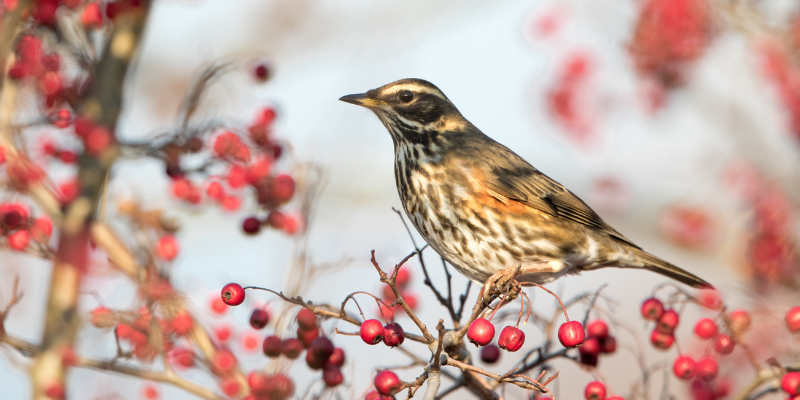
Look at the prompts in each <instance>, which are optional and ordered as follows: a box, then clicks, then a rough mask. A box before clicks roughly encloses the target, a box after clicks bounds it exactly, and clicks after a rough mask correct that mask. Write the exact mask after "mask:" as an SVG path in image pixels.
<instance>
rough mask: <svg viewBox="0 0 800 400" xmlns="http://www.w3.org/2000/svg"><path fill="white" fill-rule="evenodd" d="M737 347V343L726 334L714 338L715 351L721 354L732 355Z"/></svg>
mask: <svg viewBox="0 0 800 400" xmlns="http://www.w3.org/2000/svg"><path fill="white" fill-rule="evenodd" d="M735 345H736V342H734V341H733V339H732V338H731V337H730V336H728V335H726V334H724V333H720V334H719V335H717V337H715V338H714V350H716V352H717V353H719V354H731V353H732V352H733V347H734V346H735Z"/></svg>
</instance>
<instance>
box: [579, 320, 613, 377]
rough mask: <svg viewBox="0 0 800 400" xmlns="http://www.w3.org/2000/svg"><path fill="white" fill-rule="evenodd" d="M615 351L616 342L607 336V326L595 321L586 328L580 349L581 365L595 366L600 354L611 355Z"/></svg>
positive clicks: (609, 335) (602, 322)
mask: <svg viewBox="0 0 800 400" xmlns="http://www.w3.org/2000/svg"><path fill="white" fill-rule="evenodd" d="M616 350H617V340H616V339H615V338H614V336H612V335H611V334H609V332H608V325H607V324H606V323H605V322H604V321H602V320H599V319H596V320H594V321H592V322H589V324H588V325H587V326H586V339H585V340H584V341H583V344H582V345H581V347H579V348H578V351H579V352H580V358H581V363H583V364H585V365H591V366H597V362H598V359H599V356H600V354H611V353H613V352H615V351H616Z"/></svg>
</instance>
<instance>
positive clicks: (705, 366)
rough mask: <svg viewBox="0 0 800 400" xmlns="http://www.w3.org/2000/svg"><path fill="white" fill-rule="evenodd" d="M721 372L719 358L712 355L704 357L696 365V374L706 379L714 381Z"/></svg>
mask: <svg viewBox="0 0 800 400" xmlns="http://www.w3.org/2000/svg"><path fill="white" fill-rule="evenodd" d="M717 373H719V364H717V360H715V359H713V358H711V357H703V358H701V359H700V360H699V361H697V363H695V365H694V374H695V376H697V377H698V378H700V379H702V380H704V381H712V380H714V378H716V377H717Z"/></svg>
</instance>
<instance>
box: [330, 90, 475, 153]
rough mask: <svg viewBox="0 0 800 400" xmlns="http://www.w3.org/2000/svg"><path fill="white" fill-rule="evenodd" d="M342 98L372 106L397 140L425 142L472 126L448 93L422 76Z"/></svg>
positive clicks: (356, 103)
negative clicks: (445, 93)
mask: <svg viewBox="0 0 800 400" xmlns="http://www.w3.org/2000/svg"><path fill="white" fill-rule="evenodd" d="M339 100H341V101H344V102H347V103H351V104H355V105H359V106H362V107H366V108H368V109H370V110H372V111H373V112H374V113H375V114H376V115H377V116H378V118H380V120H381V122H383V124H384V125H385V126H386V128H387V129H388V130H389V133H391V134H392V139H394V141H395V143H398V142H399V141H400V142H402V141H409V142H412V143H425V142H430V141H431V140H435V139H436V137H437V136H439V135H442V134H446V133H447V132H454V131H462V130H464V129H466V128H468V127H469V126H470V124H469V122H467V120H466V119H464V117H463V116H461V113H460V112H458V109H456V107H455V106H454V105H453V103H451V102H450V100H449V99H448V98H447V96H445V95H444V93H442V91H441V90H439V88H437V87H436V86H434V85H433V84H432V83H430V82H428V81H425V80H422V79H402V80H399V81H395V82H392V83H389V84H387V85H383V86H381V87H379V88H376V89H372V90H370V91H368V92H366V93H360V94H351V95H347V96H344V97H342V98H340V99H339Z"/></svg>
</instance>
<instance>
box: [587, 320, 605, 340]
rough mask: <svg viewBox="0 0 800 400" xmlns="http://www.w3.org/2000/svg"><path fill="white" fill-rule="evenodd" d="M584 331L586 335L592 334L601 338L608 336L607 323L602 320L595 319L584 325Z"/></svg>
mask: <svg viewBox="0 0 800 400" xmlns="http://www.w3.org/2000/svg"><path fill="white" fill-rule="evenodd" d="M586 333H587V334H588V336H594V337H596V338H598V339H601V340H602V339H605V338H607V337H608V325H606V323H605V322H603V321H602V320H599V319H596V320H594V321H592V322H589V325H587V326H586Z"/></svg>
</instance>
